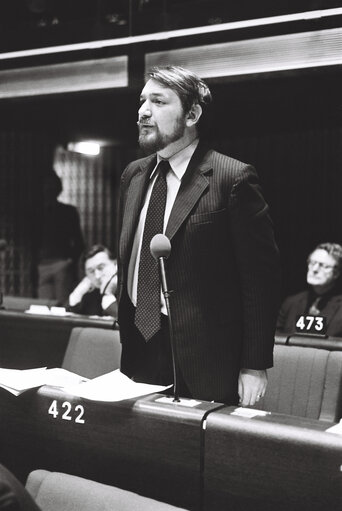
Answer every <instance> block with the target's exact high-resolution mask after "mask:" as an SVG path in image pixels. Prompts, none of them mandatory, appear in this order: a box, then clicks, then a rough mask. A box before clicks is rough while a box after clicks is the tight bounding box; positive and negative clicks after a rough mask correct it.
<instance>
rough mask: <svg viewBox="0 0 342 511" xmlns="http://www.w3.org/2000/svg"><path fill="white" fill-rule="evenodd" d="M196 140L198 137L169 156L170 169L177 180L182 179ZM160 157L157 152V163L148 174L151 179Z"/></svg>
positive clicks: (196, 142)
mask: <svg viewBox="0 0 342 511" xmlns="http://www.w3.org/2000/svg"><path fill="white" fill-rule="evenodd" d="M198 142H199V139H198V138H196V139H195V140H194V141H193V142H191V144H189V145H187V146H186V147H184V149H181V150H180V151H178V153H176V154H173V155H172V156H171V158H169V163H170V166H171V169H172V171H173V173H174V174H175V175H176V177H177V178H178V179H179V181H181V180H182V177H183V176H184V174H185V171H186V169H187V167H188V165H189V162H190V160H191V157H192V155H193V154H194V152H195V150H196V147H197V146H198ZM162 159H163V158H161V157H160V156H159V154H157V165H156V166H155V168H154V169H153V172H152V174H151V176H150V178H151V179H152V178H153V176H154V175H155V172H156V169H157V166H158V163H159V162H160V161H161V160H162Z"/></svg>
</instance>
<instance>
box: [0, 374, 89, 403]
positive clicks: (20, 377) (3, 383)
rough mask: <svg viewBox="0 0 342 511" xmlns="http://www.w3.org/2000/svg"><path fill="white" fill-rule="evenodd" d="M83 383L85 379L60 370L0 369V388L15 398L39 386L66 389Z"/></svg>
mask: <svg viewBox="0 0 342 511" xmlns="http://www.w3.org/2000/svg"><path fill="white" fill-rule="evenodd" d="M84 381H87V378H82V377H81V376H79V375H78V374H75V373H72V372H70V371H67V370H66V369H60V368H55V369H47V368H46V367H39V368H37V369H0V387H2V388H3V389H5V390H7V391H8V392H10V393H11V394H14V395H15V396H19V395H20V394H22V393H23V392H25V391H26V390H29V389H34V388H36V387H40V386H41V385H53V386H54V387H66V386H69V385H75V384H78V383H81V382H84Z"/></svg>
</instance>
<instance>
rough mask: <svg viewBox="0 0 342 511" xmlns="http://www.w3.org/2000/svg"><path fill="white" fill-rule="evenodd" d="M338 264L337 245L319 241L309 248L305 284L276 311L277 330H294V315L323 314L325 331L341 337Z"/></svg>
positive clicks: (341, 252)
mask: <svg viewBox="0 0 342 511" xmlns="http://www.w3.org/2000/svg"><path fill="white" fill-rule="evenodd" d="M341 267H342V246H341V245H338V244H337V243H321V244H320V245H318V246H317V247H316V248H315V249H314V250H313V252H311V254H310V255H309V257H308V271H307V277H306V279H307V283H308V285H309V288H308V289H307V290H306V291H302V292H301V293H298V294H296V295H293V296H289V297H288V298H286V299H285V301H284V302H283V304H282V306H281V308H280V311H279V316H278V321H277V332H278V333H288V334H293V333H295V332H296V321H297V318H298V316H300V315H310V316H323V317H325V318H326V321H327V330H326V334H327V335H330V336H336V337H342V291H341V286H340V278H339V277H340V273H341Z"/></svg>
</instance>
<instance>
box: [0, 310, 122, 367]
mask: <svg viewBox="0 0 342 511" xmlns="http://www.w3.org/2000/svg"><path fill="white" fill-rule="evenodd" d="M113 323H114V319H113V320H106V319H102V318H99V319H92V318H88V317H87V316H79V315H75V316H68V317H60V316H44V315H36V314H35V315H33V314H27V313H24V312H17V311H8V310H1V311H0V367H7V368H12V369H29V368H32V367H40V366H48V367H60V366H61V363H62V361H63V357H64V354H65V350H66V347H67V344H68V340H69V336H70V332H71V330H72V329H73V328H74V327H77V326H80V327H86V326H91V327H95V328H112V327H113Z"/></svg>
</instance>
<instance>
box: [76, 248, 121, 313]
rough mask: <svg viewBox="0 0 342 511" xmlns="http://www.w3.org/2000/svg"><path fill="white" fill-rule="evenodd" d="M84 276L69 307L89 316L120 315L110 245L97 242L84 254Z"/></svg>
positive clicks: (115, 274) (114, 264)
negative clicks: (108, 246) (105, 245)
mask: <svg viewBox="0 0 342 511" xmlns="http://www.w3.org/2000/svg"><path fill="white" fill-rule="evenodd" d="M84 270H85V277H84V278H83V279H82V280H81V282H80V283H79V284H78V286H77V287H76V288H75V289H74V290H73V292H72V293H71V294H70V296H69V303H68V305H67V309H68V310H69V311H71V312H75V313H77V314H86V315H88V316H94V315H95V316H113V317H114V318H116V317H117V303H116V298H115V292H116V288H117V263H116V260H115V259H114V258H113V256H112V254H111V252H110V251H109V250H108V248H106V247H104V246H103V245H94V246H92V247H91V248H90V249H89V250H88V252H87V253H86V254H85V256H84Z"/></svg>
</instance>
